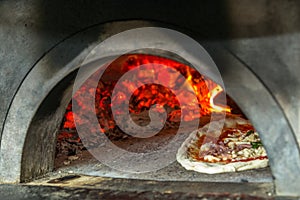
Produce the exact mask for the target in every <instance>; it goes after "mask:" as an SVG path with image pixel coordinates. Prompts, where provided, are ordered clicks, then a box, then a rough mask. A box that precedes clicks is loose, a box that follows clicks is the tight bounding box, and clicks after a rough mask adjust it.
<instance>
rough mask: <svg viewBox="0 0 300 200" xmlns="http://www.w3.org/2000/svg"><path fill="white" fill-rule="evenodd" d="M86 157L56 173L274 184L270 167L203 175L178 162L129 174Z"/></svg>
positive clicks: (162, 179)
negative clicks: (187, 168)
mask: <svg viewBox="0 0 300 200" xmlns="http://www.w3.org/2000/svg"><path fill="white" fill-rule="evenodd" d="M87 157H89V156H85V158H86V159H88V160H85V161H84V162H82V161H81V162H78V163H74V164H73V165H70V166H65V167H61V168H59V169H58V170H57V171H56V172H55V173H72V174H73V173H75V174H82V175H90V176H101V177H112V178H126V179H129V178H130V179H142V180H155V181H195V182H256V183H259V182H272V181H273V179H272V174H271V170H270V168H269V167H267V168H263V169H255V170H247V171H243V172H234V173H222V174H203V173H198V172H194V171H188V170H186V169H184V168H183V167H182V166H181V165H180V164H179V163H177V162H176V161H175V162H173V163H172V164H170V165H169V166H167V167H165V168H163V169H161V170H158V171H154V172H147V173H128V172H121V171H118V170H115V169H112V168H110V167H108V166H106V165H104V164H102V163H100V162H99V161H97V160H96V159H94V158H93V157H91V156H90V157H89V158H87Z"/></svg>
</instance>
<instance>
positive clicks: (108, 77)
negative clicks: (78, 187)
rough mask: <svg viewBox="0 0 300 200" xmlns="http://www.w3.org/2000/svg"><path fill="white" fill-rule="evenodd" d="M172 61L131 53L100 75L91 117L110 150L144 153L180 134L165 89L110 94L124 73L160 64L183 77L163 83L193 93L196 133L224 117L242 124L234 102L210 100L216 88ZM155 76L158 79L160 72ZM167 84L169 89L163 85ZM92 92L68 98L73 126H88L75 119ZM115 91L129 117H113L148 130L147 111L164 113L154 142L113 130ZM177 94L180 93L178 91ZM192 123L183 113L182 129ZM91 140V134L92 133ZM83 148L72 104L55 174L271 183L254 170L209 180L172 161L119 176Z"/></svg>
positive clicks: (267, 174)
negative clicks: (127, 102)
mask: <svg viewBox="0 0 300 200" xmlns="http://www.w3.org/2000/svg"><path fill="white" fill-rule="evenodd" d="M148 51H149V50H148ZM146 52H147V51H146ZM166 55H167V56H166ZM171 58H173V59H171ZM174 58H176V57H173V56H172V54H170V53H167V54H166V53H165V52H162V51H159V52H155V51H153V50H151V51H150V52H147V54H146V53H145V51H144V52H141V51H139V53H131V54H127V55H123V56H121V57H120V58H119V59H117V60H116V61H114V62H113V63H111V64H110V67H108V68H107V69H106V72H104V73H103V75H102V77H101V79H100V80H99V83H98V87H97V92H96V94H95V95H96V96H95V99H96V100H95V113H96V115H97V117H98V120H99V124H100V127H101V129H102V131H103V134H105V135H106V136H107V137H108V138H109V140H110V141H111V142H112V143H114V145H116V146H118V147H120V148H122V149H125V150H126V151H131V152H136V153H145V152H149V151H153V150H155V149H157V148H161V147H163V146H164V145H165V144H166V143H168V142H169V141H170V140H172V138H173V137H174V136H175V135H176V134H180V133H177V129H178V126H179V124H180V121H181V119H180V118H181V115H182V113H181V112H180V105H179V104H178V102H177V99H176V96H174V94H172V93H170V91H169V90H166V89H164V88H163V86H162V85H157V84H149V85H146V86H143V87H140V88H138V89H137V90H136V91H130V92H132V93H128V92H126V90H124V89H121V90H120V88H119V90H118V88H115V86H116V83H117V81H118V80H119V79H120V77H121V76H122V75H123V74H124V73H126V71H128V70H129V69H133V68H136V67H138V66H139V65H143V64H147V63H151V65H154V64H162V63H164V64H165V65H168V66H169V67H173V68H175V69H177V70H180V72H181V73H182V74H184V77H185V80H181V79H180V78H178V77H177V76H175V77H174V75H171V76H170V77H164V79H165V80H166V81H168V79H170V78H173V79H177V80H176V82H182V83H180V84H179V85H180V87H182V85H184V84H185V83H184V82H185V81H186V82H187V84H192V87H193V88H195V89H196V93H197V94H198V101H199V103H197V104H199V109H200V121H199V125H198V128H201V127H203V126H204V125H206V124H208V123H209V122H210V121H211V120H219V119H221V118H222V117H223V114H224V113H226V115H227V116H236V117H240V118H244V119H247V118H246V116H245V114H244V113H243V112H242V111H241V109H240V108H239V107H238V105H237V104H236V103H235V102H234V100H233V99H232V98H230V97H229V96H228V95H226V93H225V92H224V91H223V92H222V91H219V92H218V93H216V94H212V92H214V91H216V90H215V89H217V88H218V87H220V86H219V85H218V84H216V83H215V82H213V81H212V80H210V79H208V78H206V77H204V76H203V75H201V74H199V73H198V72H197V71H196V70H195V69H194V68H192V67H190V66H189V65H188V64H183V62H179V61H175V60H179V59H178V58H177V59H174ZM185 63H186V62H185ZM145 70H146V69H144V71H143V70H140V71H139V73H138V76H139V77H140V78H144V79H146V78H148V77H147V75H148V74H145V72H146V71H145ZM95 73H97V72H95ZM157 73H158V74H159V72H157ZM91 77H92V76H91ZM131 78H132V77H131ZM92 79H93V78H92ZM188 80H190V81H188ZM96 81H97V80H96ZM183 81H184V82H183ZM171 82H172V81H170V80H169V83H171ZM130 84H132V85H130ZM134 84H135V83H134V82H131V83H129V82H128V80H123V85H122V83H121V85H122V86H123V87H126V88H131V87H132V88H136V87H135V85H134ZM166 84H167V85H168V83H166ZM168 86H169V85H168ZM169 87H170V86H169ZM209 88H210V89H209ZM91 89H92V88H90V87H89V85H88V84H86V85H85V86H84V87H82V88H80V89H79V91H78V92H75V95H77V96H76V97H78V98H76V97H73V98H72V101H73V105H74V103H75V105H76V106H78V105H80V109H81V112H80V113H77V119H76V120H77V124H79V125H81V124H82V123H89V121H87V120H85V119H84V115H83V117H81V116H78V114H82V113H84V112H86V110H87V109H88V108H86V107H85V103H84V101H85V98H84V96H85V95H86V93H90V92H87V91H89V90H91ZM114 89H116V90H118V91H119V93H120V94H121V96H120V97H122V99H120V100H118V101H117V103H118V104H122V103H123V98H125V97H124V95H128V96H130V100H131V101H130V105H129V108H130V109H129V111H127V110H118V112H119V113H121V112H130V116H131V117H132V119H133V121H134V122H135V123H136V124H137V125H139V126H145V125H147V124H149V122H150V121H151V119H150V118H149V109H150V108H151V106H152V105H154V104H156V103H157V102H159V103H160V104H161V105H162V106H164V107H165V108H166V109H167V112H168V117H167V121H166V122H165V125H164V128H163V129H162V130H161V131H160V132H158V133H157V134H155V135H154V136H152V137H150V136H149V137H147V139H145V138H144V139H143V138H137V137H134V136H131V135H129V134H127V133H126V132H124V130H122V129H121V128H119V127H118V125H117V124H116V121H115V120H114V117H113V115H112V113H111V104H112V102H111V101H112V100H111V96H112V91H113V90H114ZM177 90H181V89H180V88H177ZM190 93H191V91H185V90H182V91H181V95H182V96H185V97H186V98H185V100H186V101H190V100H189V94H190ZM222 100H223V101H224V100H225V102H223V101H222ZM74 101H75V102H74ZM222 103H223V105H222ZM122 108H123V107H122ZM123 109H124V108H123ZM218 112H220V116H218V117H217V119H213V118H212V116H211V114H212V113H214V114H218ZM196 118H199V116H198V115H197V114H196V113H185V115H184V117H183V121H184V122H186V125H185V127H184V128H185V129H189V126H190V123H189V122H190V121H193V120H195V119H196ZM124 123H126V122H124ZM128 126H130V124H128ZM129 129H130V127H129ZM131 129H132V128H131ZM190 129H191V128H190ZM87 131H90V130H87ZM125 131H126V130H125ZM154 131H155V130H154V129H153V132H154ZM192 131H194V130H192V129H191V130H189V131H188V132H187V134H190V133H192ZM90 134H95V133H93V131H91V132H90ZM96 134H99V133H96ZM88 142H91V143H95V144H93V145H101V141H99V142H100V144H99V143H97V140H90V141H88ZM85 144H87V143H84V144H83V143H82V140H81V138H80V135H79V134H78V132H77V130H76V123H75V120H74V113H73V111H72V102H70V103H69V104H68V106H67V109H66V112H65V114H64V118H63V120H62V123H61V126H60V129H59V131H58V135H57V143H56V153H55V161H54V162H55V163H54V168H55V170H56V172H63V173H68V172H73V173H75V174H83V175H92V176H95V175H96V176H101V177H114V178H132V179H141V180H153V181H200V182H203V181H207V182H255V183H260V182H269V183H271V182H272V175H271V171H270V168H268V167H267V168H263V169H258V170H250V171H246V172H237V173H225V174H218V175H208V174H203V173H199V172H193V171H188V170H186V169H184V168H183V167H182V166H181V165H180V164H179V163H178V162H177V161H174V162H172V163H171V164H170V165H169V166H167V167H164V168H162V169H160V170H158V171H152V172H146V173H129V172H124V171H120V170H117V169H113V168H111V167H109V166H106V165H105V164H103V163H101V161H99V160H97V158H95V157H94V156H93V155H92V154H91V153H90V152H89V148H93V147H90V146H89V145H91V144H87V146H85ZM93 145H91V146H93ZM145 162H149V160H145ZM149 165H151V163H149Z"/></svg>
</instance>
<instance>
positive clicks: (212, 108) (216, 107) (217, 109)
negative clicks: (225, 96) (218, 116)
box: [209, 85, 231, 113]
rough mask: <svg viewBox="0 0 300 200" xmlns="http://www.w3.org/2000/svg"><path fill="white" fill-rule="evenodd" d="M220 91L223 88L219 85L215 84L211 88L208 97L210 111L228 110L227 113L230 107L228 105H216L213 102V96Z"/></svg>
mask: <svg viewBox="0 0 300 200" xmlns="http://www.w3.org/2000/svg"><path fill="white" fill-rule="evenodd" d="M221 92H223V88H222V87H221V86H220V85H217V86H216V87H215V88H214V89H212V90H211V94H210V99H209V103H210V106H211V111H212V112H228V113H230V112H231V109H230V107H229V106H221V105H216V104H215V103H214V99H215V97H216V96H218V94H220V93H221Z"/></svg>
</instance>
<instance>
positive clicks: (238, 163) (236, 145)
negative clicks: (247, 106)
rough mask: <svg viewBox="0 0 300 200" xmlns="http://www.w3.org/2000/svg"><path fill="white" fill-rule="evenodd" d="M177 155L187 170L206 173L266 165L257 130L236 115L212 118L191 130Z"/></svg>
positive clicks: (265, 156)
mask: <svg viewBox="0 0 300 200" xmlns="http://www.w3.org/2000/svg"><path fill="white" fill-rule="evenodd" d="M176 159H177V161H178V162H179V163H180V164H181V165H182V166H183V167H184V168H185V169H187V170H194V171H197V172H202V173H208V174H216V173H223V172H236V171H243V170H248V169H257V168H263V167H267V166H268V157H267V154H266V150H265V149H264V147H263V145H262V143H261V140H260V137H259V135H258V133H257V132H256V131H255V129H254V127H253V126H252V125H251V123H250V122H249V121H248V120H245V119H243V118H240V117H236V116H234V117H233V116H231V117H226V118H225V119H224V120H219V121H212V122H210V123H208V124H206V125H205V126H204V127H202V128H200V129H199V130H196V131H193V132H192V133H191V134H190V135H189V137H188V138H187V139H186V140H185V142H184V143H183V144H182V145H181V147H180V148H179V150H178V152H177V155H176Z"/></svg>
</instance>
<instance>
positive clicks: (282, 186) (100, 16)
mask: <svg viewBox="0 0 300 200" xmlns="http://www.w3.org/2000/svg"><path fill="white" fill-rule="evenodd" d="M1 4H2V5H3V7H4V8H5V10H6V11H4V12H2V14H1V15H3V16H4V17H1V18H0V22H1V21H2V24H3V25H1V26H3V27H4V28H3V30H0V37H1V38H2V39H3V41H4V42H3V44H2V47H3V48H2V50H1V51H0V52H1V54H0V55H1V63H2V64H1V68H0V72H1V76H2V79H1V80H0V84H1V85H2V86H1V88H2V89H1V94H2V95H1V99H2V100H1V101H2V102H3V103H2V105H1V114H0V120H1V124H2V126H1V128H0V132H1V141H0V142H1V143H0V144H1V146H0V147H1V149H0V182H1V183H9V184H19V183H24V185H47V186H67V187H68V186H70V185H71V187H79V188H83V187H87V186H88V187H90V188H93V187H97V186H99V185H100V187H102V188H103V189H105V190H116V188H118V187H121V186H120V185H122V187H123V189H122V190H124V191H125V193H126V192H127V194H129V193H130V192H133V191H134V192H135V191H141V192H149V191H150V192H151V191H152V190H153V191H155V192H158V193H162V194H164V195H166V194H167V195H175V194H176V195H180V194H189V193H191V195H193V194H198V195H200V194H202V195H203V194H208V193H209V194H219V195H221V194H222V195H225V196H226V195H227V197H232V198H233V197H234V196H230V195H233V194H244V193H245V194H249V195H250V196H251V195H253V196H258V197H259V196H262V197H265V198H273V197H274V196H300V193H299V189H300V188H299V185H300V184H299V183H300V178H299V177H300V151H299V147H300V126H299V124H300V121H299V120H300V109H299V108H300V103H299V98H300V90H299V86H300V82H299V77H298V74H300V68H299V64H300V60H299V53H300V48H299V43H300V34H299V31H300V30H299V27H300V26H299V25H300V16H299V13H300V11H299V8H300V6H299V2H296V1H284V2H281V1H272V2H271V1H260V2H252V1H244V2H241V3H240V4H235V3H234V2H232V1H226V2H225V1H224V2H218V3H211V2H196V1H195V2H194V1H192V2H189V3H187V2H179V1H175V2H172V3H171V2H169V3H167V2H164V3H163V2H155V1H152V2H147V3H145V2H144V3H141V2H136V1H134V0H133V1H129V2H128V3H126V4H125V3H123V2H117V1H109V2H108V1H98V2H94V3H92V2H90V3H87V4H85V5H82V3H80V2H76V3H74V4H70V5H68V4H64V3H62V2H59V1H57V2H56V1H51V2H44V3H43V4H42V3H41V2H38V1H32V2H30V3H26V4H25V3H24V4H23V3H21V2H19V3H17V5H13V4H14V3H12V2H1ZM83 7H86V8H84V9H83ZM124 8H126V9H124ZM11 9H13V10H14V11H15V12H7V11H8V10H11ZM286 10H289V12H286ZM167 11H168V12H167ZM187 13H188V15H187ZM179 16H180V17H179ZM140 30H142V32H139V31H140ZM128 31H129V32H128ZM130 31H133V32H130ZM135 31H137V32H135ZM164 31H167V33H166V32H164ZM17 32H18V33H20V35H18V34H17ZM124 32H125V33H127V35H126V34H125V35H122V33H124ZM162 32H163V34H162ZM120 34H121V35H120ZM156 34H157V35H156ZM116 35H117V36H118V37H115V36H116ZM177 36H178V37H177ZM4 38H6V39H5V40H4ZM111 38H112V39H111ZM187 38H191V40H193V41H195V42H196V43H197V44H200V45H201V46H202V48H201V49H198V47H199V46H197V45H195V46H193V44H194V43H193V44H190V43H189V41H190V40H189V39H187ZM103 41H104V44H105V46H101V45H102V44H103ZM99 45H100V46H101V49H100V47H99ZM103 47H105V48H103ZM190 49H193V51H192V50H190ZM196 50H197V51H196ZM198 50H199V51H198ZM200 51H201V52H203V53H202V54H201V55H202V57H201V56H200V58H199V57H197V55H198V53H199V52H200ZM95 52H96V53H95ZM124 52H125V53H124ZM183 52H184V53H183ZM195 52H196V53H195ZM194 53H195V54H194ZM196 54H197V55H196ZM95 55H97V56H100V57H101V59H95ZM203 60H204V61H205V62H204V64H203V62H202V61H203ZM153 62H154V63H156V64H158V65H162V66H163V65H172V66H178V68H176V69H177V70H179V71H180V72H181V74H182V75H183V76H182V77H181V78H182V79H184V81H187V80H188V81H190V82H187V83H191V84H192V87H195V88H202V85H201V84H203V85H205V87H207V88H208V89H207V90H205V89H201V90H199V91H198V92H199V93H201V95H200V96H201V97H203V99H201V103H200V107H201V109H200V111H199V113H196V114H195V113H192V114H191V113H180V112H179V111H178V109H177V108H178V106H179V104H178V101H177V100H176V98H175V96H176V95H181V96H182V100H183V101H182V102H184V103H186V104H187V105H190V104H191V103H192V100H193V97H189V94H190V93H189V92H190V91H189V90H188V91H187V92H186V93H184V92H182V91H183V90H186V89H182V88H180V87H181V85H185V82H184V81H182V80H181V79H180V75H179V76H176V77H175V78H174V76H171V75H170V74H172V73H173V72H172V73H171V72H170V73H168V75H170V76H167V77H166V75H164V76H163V78H162V79H161V80H162V82H159V84H152V85H151V84H150V82H147V80H146V79H147V76H148V75H149V73H150V71H151V70H153V69H151V70H150V71H149V69H147V68H141V69H139V70H136V75H137V76H139V77H140V78H141V77H142V81H141V79H139V80H136V79H133V78H132V77H134V76H129V77H127V79H126V80H123V82H121V81H119V80H120V79H122V76H123V74H125V73H126V70H125V71H124V68H126V67H127V68H128V69H131V68H132V69H133V68H134V67H135V66H138V65H141V64H142V65H147V63H153ZM199 63H200V64H199ZM100 65H101V66H106V67H107V68H106V71H101V70H100V71H101V72H100V73H101V74H102V75H103V76H102V78H100V79H99V77H98V78H94V79H93V78H92V79H91V80H92V81H91V82H94V83H93V84H94V87H92V86H91V87H90V86H89V85H88V84H87V85H85V87H84V88H81V85H79V86H78V82H80V83H81V84H82V83H83V82H84V81H86V80H89V79H90V78H89V79H84V78H82V77H93V76H94V75H95V74H96V75H97V73H99V71H96V70H95V66H100ZM198 65H200V68H201V66H202V67H203V66H204V67H203V68H201V70H202V71H201V70H200V72H203V73H200V74H199V73H197V70H198V68H197V66H198ZM195 66H196V68H195ZM211 66H215V67H216V68H214V69H211V68H210V67H211ZM83 67H84V68H85V69H87V70H83V71H82V68H83ZM127 68H126V69H127ZM200 68H199V69H200ZM128 69H127V71H128ZM157 69H158V70H160V71H159V72H157V73H158V74H160V73H161V74H164V72H163V71H161V70H162V67H161V68H157ZM122 70H123V71H122ZM143 70H145V71H143ZM198 71H199V70H198ZM145 77H146V78H145ZM195 77H197V81H196V82H195V81H194V82H193V80H194V79H196V78H195ZM81 79H84V81H83V80H81ZM130 79H132V80H130ZM99 80H100V81H99ZM199 80H200V81H199ZM118 81H119V82H120V84H121V85H119V86H118ZM130 81H131V82H130ZM140 81H141V82H142V83H144V85H146V86H142V85H140ZM180 81H181V82H180ZM124 83H126V84H124ZM179 83H180V84H179ZM122 84H123V85H122ZM172 84H173V85H174V84H175V85H176V84H179V85H180V87H179V86H178V87H179V88H177V89H176V90H174V91H169V90H168V89H165V88H164V87H162V85H165V86H170V85H172ZM116 85H117V86H118V87H119V90H118V91H119V92H120V91H123V89H124V88H131V87H132V88H134V89H132V90H131V92H132V93H131V94H126V93H125V92H124V93H122V95H120V94H119V93H118V95H119V96H117V97H118V98H124V99H125V98H126V99H128V102H129V103H128V104H126V106H125V107H124V106H123V107H122V106H118V105H120V104H121V103H120V102H122V101H121V100H123V99H121V100H118V99H116V100H113V98H111V95H113V91H114V88H118V87H117V86H116ZM172 87H173V86H172ZM174 87H175V86H174ZM93 88H94V89H95V91H92V90H93ZM78 91H79V92H78ZM90 93H93V95H94V96H93V97H95V98H96V99H97V98H98V100H99V102H100V103H99V104H93V105H92V106H94V107H93V109H95V110H96V111H95V112H96V113H97V116H100V117H98V119H97V120H98V121H97V122H99V124H100V127H101V129H103V132H105V133H106V135H107V136H108V138H109V139H110V140H111V141H113V143H114V144H115V145H117V146H118V147H119V148H123V149H125V150H127V151H129V152H131V151H137V152H139V153H144V154H146V153H147V151H148V150H149V149H150V150H152V149H155V148H158V147H159V145H162V144H165V142H166V141H168V139H169V138H171V137H173V136H174V131H175V132H176V130H178V129H179V128H180V127H181V125H180V123H179V122H180V120H183V121H184V122H185V123H184V124H185V126H184V127H183V128H182V129H183V130H185V132H186V133H188V131H192V130H194V127H195V126H197V127H198V126H203V125H204V124H206V123H208V122H209V121H210V120H211V118H212V116H213V114H212V113H218V112H219V114H217V115H216V116H215V117H216V118H219V117H220V116H222V113H223V114H224V113H225V112H227V113H228V110H229V112H231V114H232V115H238V116H242V117H244V118H247V119H249V120H250V121H251V123H252V124H253V125H254V127H255V129H256V130H257V131H258V132H259V133H260V137H261V140H262V142H263V145H264V147H265V149H266V151H267V155H268V158H269V167H267V168H263V169H254V170H249V171H244V172H236V173H223V174H214V175H208V174H201V173H197V172H192V171H187V170H185V169H183V168H182V167H181V166H180V165H179V164H178V163H177V162H176V161H175V160H172V159H169V160H168V159H162V160H160V158H157V160H158V161H156V163H155V161H153V163H145V162H144V163H143V162H141V164H140V166H143V167H137V168H139V169H148V168H147V166H150V167H149V169H151V165H152V166H154V165H157V166H160V168H158V169H157V170H154V171H151V170H148V171H147V170H145V171H142V172H143V173H131V171H130V170H128V169H130V168H135V167H136V166H134V165H129V164H128V166H127V168H126V170H125V169H123V167H119V168H118V166H123V165H121V164H124V162H125V163H126V161H122V162H123V163H120V164H119V165H114V166H116V167H115V168H112V167H109V166H107V165H105V164H103V163H101V162H99V161H98V160H99V159H98V160H97V159H95V158H94V157H97V155H95V154H97V152H96V153H94V154H93V152H92V153H91V152H89V148H87V146H89V145H91V146H93V145H99V143H97V142H95V141H94V140H93V139H91V138H89V139H88V140H86V141H82V137H83V138H84V137H85V135H84V134H83V135H81V134H80V133H79V132H82V131H78V129H79V128H78V127H77V126H81V125H82V124H85V123H87V121H88V120H89V119H88V120H86V119H83V117H82V116H86V115H88V113H89V108H88V107H87V105H86V102H85V99H87V98H89V97H88V96H89V94H90ZM153 94H155V95H154V96H155V98H154V97H153ZM151 95H152V96H151ZM158 96H160V97H161V98H163V99H164V102H167V103H165V104H164V109H165V110H166V111H167V115H163V114H161V116H163V117H164V118H165V119H166V120H165V122H166V123H165V124H164V125H163V127H164V128H163V130H165V132H158V136H157V137H155V136H154V135H155V134H154V135H153V137H151V138H149V140H143V138H140V139H136V138H134V135H130V134H124V132H126V130H129V131H130V129H132V127H130V126H129V125H128V124H131V125H132V124H135V125H132V126H133V127H135V126H136V125H139V126H142V127H143V126H144V127H145V126H147V125H149V123H150V124H151V119H152V118H151V111H149V110H151V109H152V106H153V105H154V104H157V103H158V104H159V103H160V100H159V98H158ZM76 97H78V98H76ZM198 100H199V98H198ZM111 101H113V103H112V102H111ZM182 102H181V103H182ZM112 105H113V106H115V107H114V108H113V109H115V110H114V111H115V112H117V113H118V115H121V113H123V112H124V113H126V112H127V115H126V116H127V117H128V118H132V120H133V123H132V122H128V121H126V122H122V124H125V126H126V127H125V129H122V127H121V128H120V127H119V126H118V125H117V124H116V122H114V120H112V119H113V118H112V113H111V112H110V111H109V110H110V109H111V106H112ZM180 105H182V104H180ZM74 106H75V107H76V109H77V111H76V109H75V110H74ZM128 107H129V113H130V114H129V115H128V110H126V109H128ZM124 109H125V111H124ZM155 109H156V110H155V111H156V112H157V113H160V109H162V107H156V108H155ZM93 112H94V111H93ZM74 113H75V114H74ZM220 113H221V115H220ZM152 114H153V112H152ZM181 115H184V117H183V118H180V116H181ZM74 116H75V117H74ZM114 117H117V116H114ZM195 118H197V119H200V121H199V122H197V124H196V125H195V123H192V121H193V120H194V119H195ZM157 123H158V124H159V123H160V122H159V121H157ZM81 127H83V128H82V130H86V129H88V130H92V129H93V128H94V127H91V126H90V125H87V126H86V125H82V126H81ZM76 128H77V129H76ZM123 128H124V127H123ZM126 128H127V129H126ZM133 129H134V128H133ZM93 130H94V129H93ZM142 130H144V129H142ZM145 130H146V129H145ZM83 132H85V131H83ZM95 140H96V139H95ZM165 140H166V141H165ZM98 142H99V141H98ZM100 143H101V141H100ZM111 153H112V154H113V153H114V152H111ZM107 155H110V153H107ZM164 155H168V154H164ZM106 157H107V156H106ZM166 160H167V161H166ZM164 161H165V162H166V163H168V165H162V164H161V162H164ZM173 161H175V162H173ZM104 163H105V162H104ZM159 164H161V165H159ZM124 166H125V165H124ZM133 171H134V170H133ZM97 178H98V179H97ZM100 179H101V181H100V182H99V180H100ZM89 180H90V181H89ZM64 181H67V182H64ZM68 181H69V182H68ZM70 181H71V182H70ZM72 181H74V182H72ZM76 181H77V182H76ZM132 185H136V188H132ZM143 185H144V186H143ZM212 188H216V189H215V190H214V189H212ZM225 188H230V190H226V189H225ZM191 190H193V191H191ZM195 191H197V192H195ZM230 191H231V193H230ZM228 192H229V193H228ZM204 196H205V195H204ZM170 197H175V196H170ZM249 198H250V197H249Z"/></svg>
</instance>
